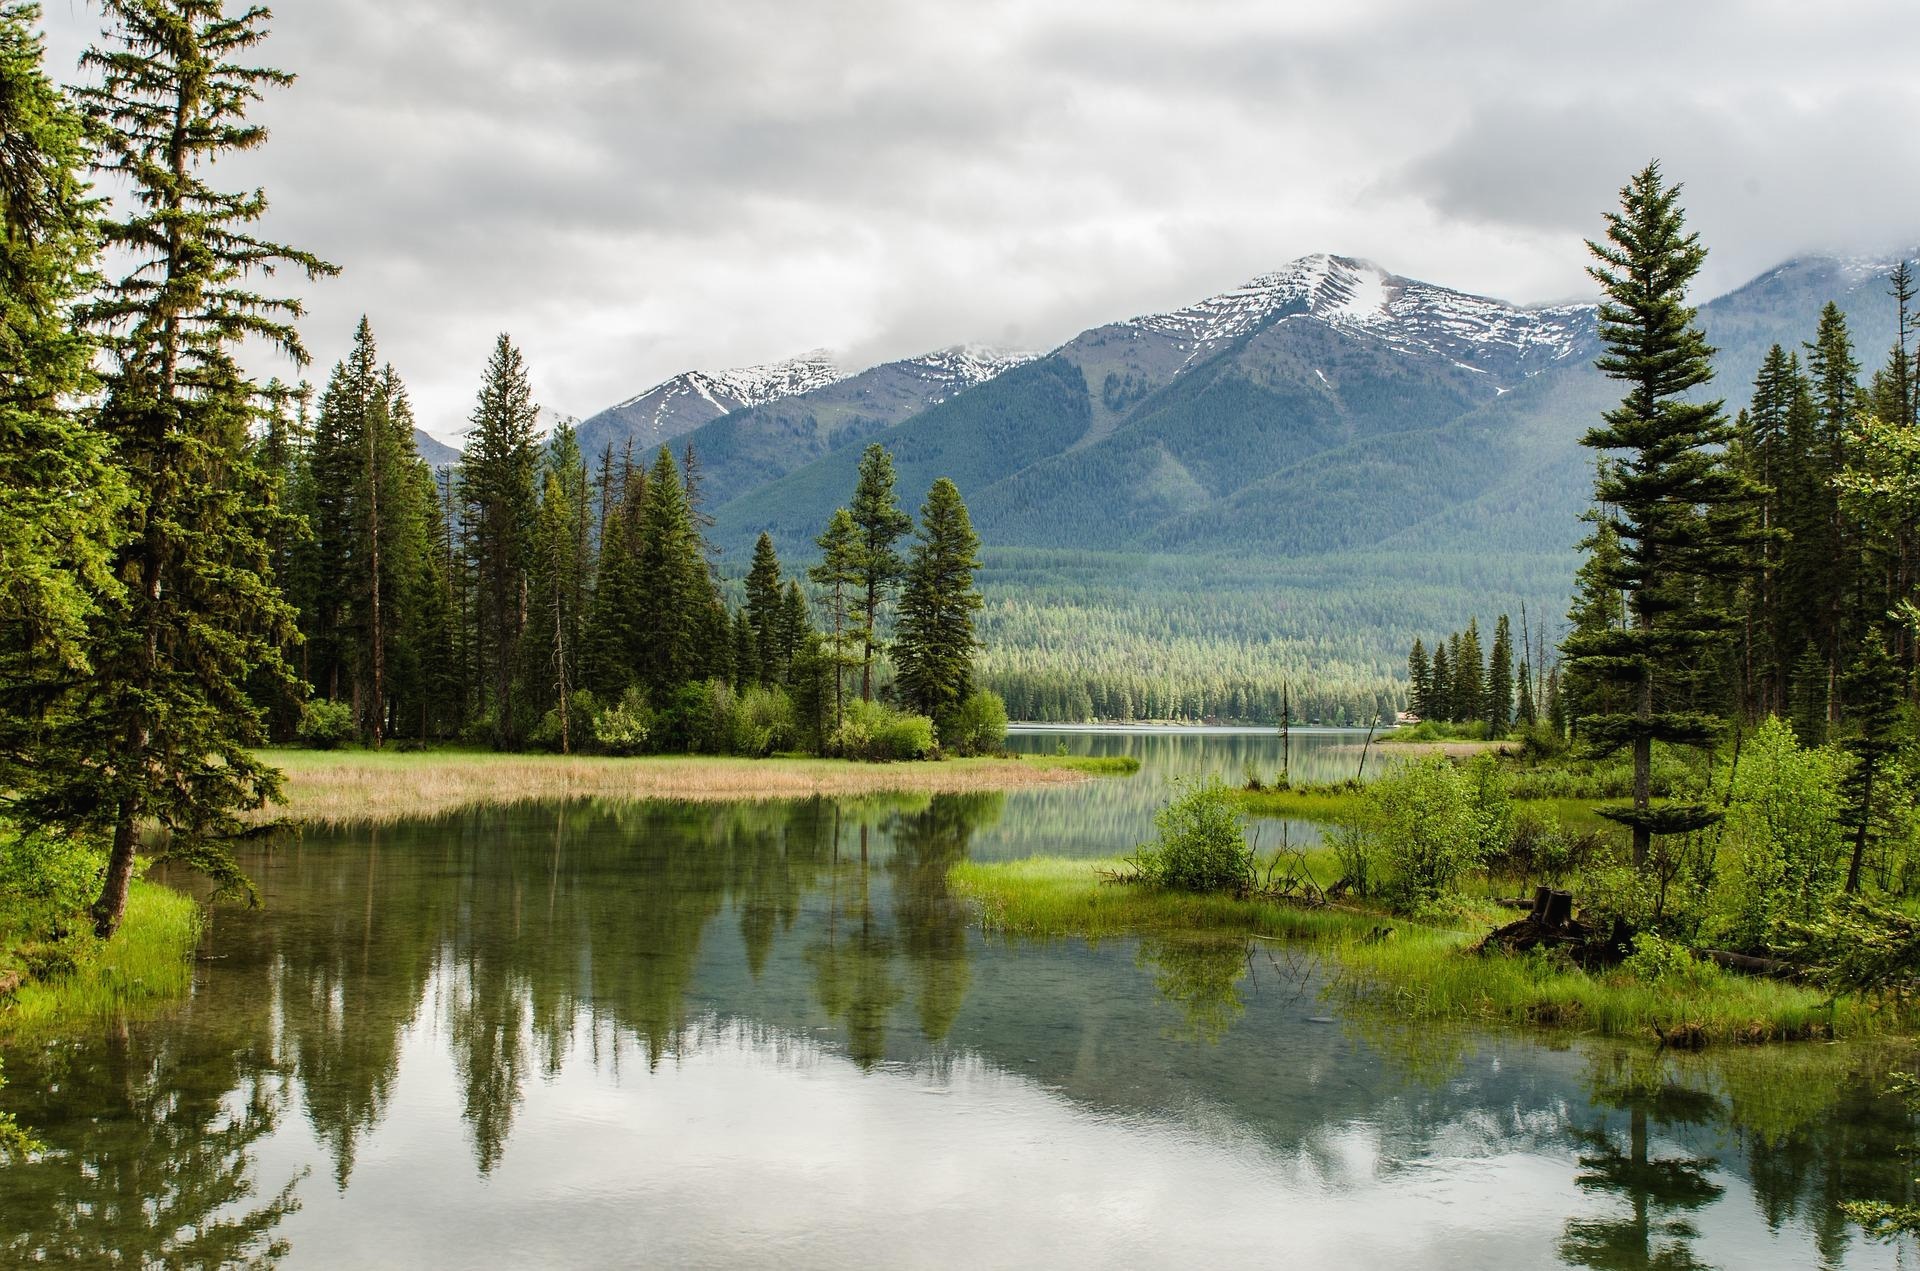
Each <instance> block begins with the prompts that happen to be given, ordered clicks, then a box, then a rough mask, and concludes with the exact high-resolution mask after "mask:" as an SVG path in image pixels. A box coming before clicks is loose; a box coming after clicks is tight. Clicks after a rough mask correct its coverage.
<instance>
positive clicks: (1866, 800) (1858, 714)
mask: <svg viewBox="0 0 1920 1271" xmlns="http://www.w3.org/2000/svg"><path fill="white" fill-rule="evenodd" d="M1904 678H1905V677H1904V676H1902V674H1901V672H1900V667H1899V664H1898V663H1896V662H1895V661H1894V660H1893V657H1892V655H1891V654H1889V653H1888V652H1887V647H1886V645H1885V644H1883V643H1882V642H1881V640H1880V637H1879V636H1878V635H1870V636H1868V637H1867V639H1866V640H1865V641H1863V642H1862V643H1861V646H1860V652H1859V653H1858V654H1857V655H1856V656H1855V658H1854V661H1853V665H1852V666H1851V667H1849V668H1848V670H1847V684H1846V694H1847V704H1848V712H1849V714H1850V716H1851V719H1850V723H1851V725H1852V727H1851V729H1850V730H1849V733H1848V736H1847V737H1846V739H1845V740H1844V741H1843V742H1842V743H1841V745H1842V746H1843V747H1844V748H1845V749H1846V751H1847V753H1848V754H1850V755H1852V756H1853V766H1852V767H1851V768H1849V769H1848V770H1847V775H1846V776H1845V778H1844V779H1843V780H1842V781H1841V786H1840V799H1841V808H1842V814H1841V815H1842V824H1843V825H1844V826H1845V827H1846V830H1847V832H1848V835H1849V836H1850V837H1851V838H1852V840H1853V853H1852V856H1851V857H1850V858H1849V859H1848V862H1847V891H1849V892H1858V891H1859V890H1860V868H1861V866H1862V865H1863V864H1864V863H1865V861H1866V858H1867V848H1868V847H1869V846H1871V845H1872V844H1873V843H1874V842H1875V841H1876V840H1877V839H1878V838H1879V837H1880V833H1881V825H1882V822H1883V813H1882V807H1881V805H1882V804H1883V803H1884V802H1885V801H1886V789H1887V786H1888V785H1889V782H1888V781H1887V768H1888V766H1889V764H1890V763H1891V761H1892V759H1893V757H1894V755H1895V754H1897V753H1898V752H1899V750H1900V745H1901V742H1902V740H1903V739H1902V737H1901V735H1900V734H1901V731H1902V730H1901V717H1900V703H1901V701H1902V700H1903V699H1904V698H1905V696H1906V684H1905V683H1904Z"/></svg>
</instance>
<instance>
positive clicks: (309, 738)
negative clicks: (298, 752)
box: [298, 700, 354, 750]
mask: <svg viewBox="0 0 1920 1271" xmlns="http://www.w3.org/2000/svg"><path fill="white" fill-rule="evenodd" d="M298 732H299V736H300V740H301V741H303V742H305V743H306V744H307V745H309V746H311V747H313V748H314V749H315V750H332V749H333V748H334V747H336V746H338V745H340V743H342V742H345V741H351V740H353V735H354V726H353V707H352V706H350V705H348V704H347V703H346V702H328V701H322V700H316V701H311V702H308V703H307V704H306V705H305V706H303V707H301V708H300V727H299V730H298Z"/></svg>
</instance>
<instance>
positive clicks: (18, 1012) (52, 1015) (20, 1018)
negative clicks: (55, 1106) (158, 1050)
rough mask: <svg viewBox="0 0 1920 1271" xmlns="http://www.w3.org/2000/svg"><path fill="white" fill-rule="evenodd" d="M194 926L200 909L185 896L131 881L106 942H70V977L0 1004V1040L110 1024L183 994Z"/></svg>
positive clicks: (34, 984)
mask: <svg viewBox="0 0 1920 1271" xmlns="http://www.w3.org/2000/svg"><path fill="white" fill-rule="evenodd" d="M200 926H201V914H200V906H199V904H198V903H197V902H196V901H195V900H194V899H193V898H192V897H191V896H187V895H183V894H182V893H180V892H177V891H174V890H172V889H171V888H167V887H162V886H160V885H159V884H158V883H150V882H145V881H138V882H135V883H134V884H133V889H132V891H131V892H130V893H129V894H128V897H127V913H126V918H125V920H124V921H123V922H122V923H121V924H120V930H119V931H118V932H116V933H115V934H114V936H113V938H112V939H111V940H107V941H99V940H95V939H93V938H92V937H91V936H75V937H72V938H71V944H72V946H73V948H72V951H73V953H74V956H75V963H76V965H75V968H74V970H73V971H71V972H69V973H68V974H65V975H61V976H58V977H56V978H54V979H53V980H51V981H40V980H30V981H28V982H27V983H26V984H23V985H22V986H21V987H20V988H19V990H18V991H16V992H15V993H14V995H13V997H12V999H11V1000H10V1001H7V1002H5V1003H0V1035H5V1034H9V1033H19V1032H24V1031H30V1030H34V1029H40V1028H49V1027H55V1028H68V1027H71V1026H75V1025H81V1024H89V1023H95V1022H98V1021H103V1020H110V1019H114V1018H116V1017H119V1016H121V1015H124V1014H126V1013H128V1012H129V1011H135V1010H138V1009H140V1008H141V1007H143V1006H149V1005H153V1004H156V1003H159V1002H162V1001H167V1000H170V999H173V998H178V997H181V996H183V995H185V994H186V992H187V990H188V989H189V988H191V987H192V984H193V951H194V948H195V946H196V945H198V944H199V942H200Z"/></svg>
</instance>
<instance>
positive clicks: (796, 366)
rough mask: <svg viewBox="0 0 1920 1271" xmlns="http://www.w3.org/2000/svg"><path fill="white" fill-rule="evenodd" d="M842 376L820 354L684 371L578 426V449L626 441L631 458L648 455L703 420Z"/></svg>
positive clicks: (593, 449)
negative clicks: (722, 368)
mask: <svg viewBox="0 0 1920 1271" xmlns="http://www.w3.org/2000/svg"><path fill="white" fill-rule="evenodd" d="M844 374H845V373H844V372H843V371H841V369H840V368H839V367H838V366H837V365H836V364H835V363H834V360H833V355H832V354H830V353H828V352H826V351H825V350H822V349H816V350H814V351H813V352H812V353H808V354H805V355H803V356H801V357H797V358H792V359H790V360H788V361H785V362H769V363H767V364H766V365H764V366H743V367H739V368H737V369H735V370H731V371H721V372H718V373H717V374H711V375H710V374H708V373H706V372H704V371H684V372H682V373H681V374H679V375H676V376H674V377H673V378H672V379H670V380H666V381H663V382H662V383H659V384H655V385H654V386H653V387H652V388H649V389H647V390H646V391H645V392H643V393H641V394H639V395H638V396H635V397H629V398H628V399H627V400H626V401H624V402H621V403H619V404H618V405H615V406H609V407H607V409H605V410H603V411H601V412H599V413H598V414H595V415H590V416H588V417H587V419H586V420H585V421H584V422H582V423H581V424H580V447H581V449H582V450H583V451H584V452H585V453H587V454H589V455H596V454H599V453H600V452H601V451H603V450H605V449H606V447H607V446H609V445H612V446H613V447H615V448H616V449H618V448H620V447H621V446H623V445H625V444H626V442H627V441H628V440H629V439H631V440H632V441H633V445H634V450H635V452H636V453H651V452H652V451H653V450H654V449H655V448H656V447H658V446H659V445H660V444H661V443H662V442H666V441H672V440H674V439H675V438H677V437H680V436H682V435H684V434H686V433H690V432H692V431H693V430H694V429H696V428H698V427H699V426H700V425H702V424H704V423H706V422H708V421H709V420H713V419H718V418H719V417H720V416H722V415H726V414H730V413H732V412H733V411H737V410H743V409H746V408H748V407H753V406H761V405H764V404H766V403H768V402H774V401H779V400H780V399H781V398H783V397H794V396H797V395H799V394H801V393H807V392H811V391H813V390H814V389H818V388H822V387H824V386H825V385H828V384H831V383H833V382H834V381H835V380H838V379H841V378H842V377H843V376H844Z"/></svg>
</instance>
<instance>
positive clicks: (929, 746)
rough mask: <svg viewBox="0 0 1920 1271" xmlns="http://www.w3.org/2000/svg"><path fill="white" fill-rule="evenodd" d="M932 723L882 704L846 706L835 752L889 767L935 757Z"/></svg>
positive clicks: (864, 703)
mask: <svg viewBox="0 0 1920 1271" xmlns="http://www.w3.org/2000/svg"><path fill="white" fill-rule="evenodd" d="M933 748H934V733H933V721H932V720H931V719H929V718H927V717H926V716H925V715H909V714H907V713H905V712H903V711H898V710H895V709H894V708H893V707H891V706H887V705H885V704H883V703H880V702H866V701H857V702H849V703H847V711H846V718H845V720H844V721H843V722H842V723H841V725H840V728H839V730H838V731H836V732H835V733H834V736H833V749H834V751H836V752H837V753H839V754H841V755H844V756H845V757H847V758H848V759H864V760H866V761H867V762H869V763H888V762H891V761H893V760H896V759H924V758H926V757H927V756H928V755H930V754H932V753H933Z"/></svg>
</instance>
